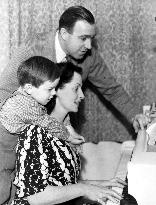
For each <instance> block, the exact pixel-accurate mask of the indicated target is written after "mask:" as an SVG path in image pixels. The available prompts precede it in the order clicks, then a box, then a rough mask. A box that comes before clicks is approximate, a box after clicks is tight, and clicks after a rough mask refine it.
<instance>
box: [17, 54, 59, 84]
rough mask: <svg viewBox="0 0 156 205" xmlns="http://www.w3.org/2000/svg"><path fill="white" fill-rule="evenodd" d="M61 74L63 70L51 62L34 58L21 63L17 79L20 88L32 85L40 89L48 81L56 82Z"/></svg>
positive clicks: (41, 58) (42, 58) (37, 57)
mask: <svg viewBox="0 0 156 205" xmlns="http://www.w3.org/2000/svg"><path fill="white" fill-rule="evenodd" d="M61 73H62V70H61V68H59V67H58V66H57V64H55V63H54V62H52V61H51V60H49V59H47V58H45V57H42V56H33V57H31V58H29V59H28V60H26V61H23V62H22V63H21V65H20V66H19V68H18V71H17V78H18V82H19V85H20V86H24V85H25V84H26V83H30V84H32V85H33V86H35V87H37V88H38V87H39V86H40V85H41V84H43V83H44V82H45V81H47V80H50V81H55V80H56V79H57V78H59V77H60V75H61Z"/></svg>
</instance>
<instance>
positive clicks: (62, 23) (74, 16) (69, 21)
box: [59, 6, 95, 33]
mask: <svg viewBox="0 0 156 205" xmlns="http://www.w3.org/2000/svg"><path fill="white" fill-rule="evenodd" d="M79 20H83V21H87V22H88V23H89V24H95V19H94V16H93V14H92V13H91V12H90V11H89V10H88V9H86V8H84V7H83V6H71V7H69V8H68V9H66V10H65V11H64V13H63V14H62V15H61V17H60V20H59V31H60V29H61V28H65V29H66V30H67V31H68V32H69V33H72V32H73V28H74V25H75V23H76V22H77V21H79Z"/></svg>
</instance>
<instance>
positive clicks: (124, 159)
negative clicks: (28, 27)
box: [106, 141, 135, 205]
mask: <svg viewBox="0 0 156 205" xmlns="http://www.w3.org/2000/svg"><path fill="white" fill-rule="evenodd" d="M134 146H135V142H134V141H126V142H124V143H123V144H122V153H121V158H120V162H119V165H118V167H117V170H116V173H115V177H118V178H120V179H122V180H123V181H124V180H125V179H126V175H127V163H128V162H129V161H130V159H131V155H132V151H133V148H134ZM112 189H113V190H115V191H117V192H118V193H120V194H122V192H123V189H122V188H118V187H113V188H112ZM117 204H118V203H114V202H112V201H107V202H106V205H117Z"/></svg>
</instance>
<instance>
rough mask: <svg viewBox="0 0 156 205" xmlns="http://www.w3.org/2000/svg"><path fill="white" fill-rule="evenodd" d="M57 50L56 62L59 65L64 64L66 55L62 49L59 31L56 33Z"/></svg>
mask: <svg viewBox="0 0 156 205" xmlns="http://www.w3.org/2000/svg"><path fill="white" fill-rule="evenodd" d="M55 50H56V62H57V63H60V62H64V61H65V58H66V53H65V52H64V51H63V49H62V48H61V45H60V42H59V39H58V31H57V32H56V36H55Z"/></svg>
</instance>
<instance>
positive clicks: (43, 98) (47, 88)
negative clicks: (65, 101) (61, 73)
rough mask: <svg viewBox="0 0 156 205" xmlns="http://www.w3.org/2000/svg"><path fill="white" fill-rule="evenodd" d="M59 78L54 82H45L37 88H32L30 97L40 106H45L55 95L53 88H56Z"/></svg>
mask: <svg viewBox="0 0 156 205" xmlns="http://www.w3.org/2000/svg"><path fill="white" fill-rule="evenodd" d="M59 80H60V78H57V79H56V80H55V81H53V82H52V81H49V80H48V81H45V82H44V83H43V84H41V85H40V86H39V87H38V88H36V87H34V86H32V89H31V93H30V95H31V96H32V97H33V98H34V99H35V100H36V101H37V102H38V103H40V104H41V105H46V104H47V103H48V102H49V101H50V100H51V98H53V96H54V95H55V94H56V92H55V87H56V86H57V84H58V82H59Z"/></svg>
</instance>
